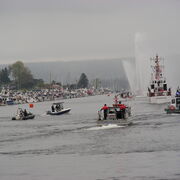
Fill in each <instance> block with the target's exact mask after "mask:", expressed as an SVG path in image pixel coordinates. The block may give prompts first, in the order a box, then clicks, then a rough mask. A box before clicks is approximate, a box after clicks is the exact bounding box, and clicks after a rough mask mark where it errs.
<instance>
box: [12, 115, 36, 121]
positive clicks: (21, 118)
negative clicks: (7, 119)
mask: <svg viewBox="0 0 180 180" xmlns="http://www.w3.org/2000/svg"><path fill="white" fill-rule="evenodd" d="M34 118H35V115H34V114H31V115H27V116H24V117H19V116H16V117H13V118H12V120H28V119H34Z"/></svg>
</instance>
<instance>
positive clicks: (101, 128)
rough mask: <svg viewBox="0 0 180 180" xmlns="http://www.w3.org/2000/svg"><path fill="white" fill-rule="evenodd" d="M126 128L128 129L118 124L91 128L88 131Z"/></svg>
mask: <svg viewBox="0 0 180 180" xmlns="http://www.w3.org/2000/svg"><path fill="white" fill-rule="evenodd" d="M124 127H126V126H119V125H117V124H108V125H102V126H96V127H91V128H89V129H87V130H89V131H94V130H104V129H113V128H124Z"/></svg>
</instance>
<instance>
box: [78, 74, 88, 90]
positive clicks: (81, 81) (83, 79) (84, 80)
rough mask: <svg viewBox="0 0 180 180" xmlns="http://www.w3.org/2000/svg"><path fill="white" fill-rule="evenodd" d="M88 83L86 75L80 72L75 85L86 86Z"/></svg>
mask: <svg viewBox="0 0 180 180" xmlns="http://www.w3.org/2000/svg"><path fill="white" fill-rule="evenodd" d="M88 85H89V80H88V78H87V76H86V74H85V73H82V74H81V76H80V78H79V81H78V84H77V87H78V88H87V87H88Z"/></svg>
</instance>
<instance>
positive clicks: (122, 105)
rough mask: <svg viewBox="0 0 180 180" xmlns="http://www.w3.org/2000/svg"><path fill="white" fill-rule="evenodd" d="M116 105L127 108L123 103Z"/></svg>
mask: <svg viewBox="0 0 180 180" xmlns="http://www.w3.org/2000/svg"><path fill="white" fill-rule="evenodd" d="M118 106H119V107H120V109H126V108H127V107H126V106H125V105H124V104H118Z"/></svg>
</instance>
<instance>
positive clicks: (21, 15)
mask: <svg viewBox="0 0 180 180" xmlns="http://www.w3.org/2000/svg"><path fill="white" fill-rule="evenodd" d="M179 32H180V1H178V0H0V64H1V63H12V62H15V61H16V60H21V61H23V62H35V61H52V60H76V59H92V58H100V59H103V58H118V57H132V56H135V55H136V53H137V52H135V49H136V48H135V47H136V46H138V47H139V45H138V43H139V41H141V34H142V37H143V38H144V34H145V36H146V37H145V38H144V39H143V41H145V44H146V47H147V48H149V49H150V51H151V52H152V54H153V55H154V53H156V52H159V53H160V54H161V55H162V56H168V55H171V54H176V55H179V54H180V53H179V52H180V35H179ZM135 37H136V38H135ZM137 37H139V38H140V40H137ZM140 44H141V45H140V46H142V44H143V43H142V42H140ZM142 50H143V48H142ZM138 51H141V49H140V48H138ZM151 52H150V54H151Z"/></svg>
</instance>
